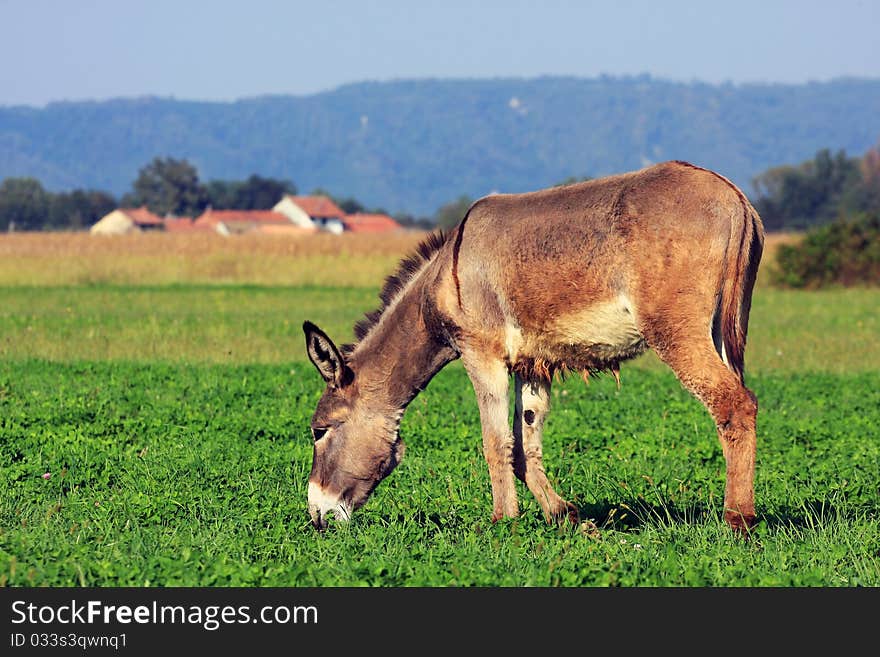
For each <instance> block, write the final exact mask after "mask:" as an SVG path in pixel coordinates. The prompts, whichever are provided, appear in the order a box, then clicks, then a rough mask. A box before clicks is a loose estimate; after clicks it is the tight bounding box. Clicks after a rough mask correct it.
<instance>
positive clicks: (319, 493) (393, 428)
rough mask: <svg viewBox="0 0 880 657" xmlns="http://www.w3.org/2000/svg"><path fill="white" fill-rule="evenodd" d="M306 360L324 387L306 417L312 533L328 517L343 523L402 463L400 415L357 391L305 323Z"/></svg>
mask: <svg viewBox="0 0 880 657" xmlns="http://www.w3.org/2000/svg"><path fill="white" fill-rule="evenodd" d="M303 331H304V332H305V334H306V350H307V351H308V354H309V358H310V359H311V361H312V363H314V365H315V367H316V368H318V372H319V373H320V374H321V377H323V379H324V381H325V382H326V383H327V388H326V389H325V390H324V394H323V395H322V396H321V399H320V401H319V402H318V407H317V408H316V409H315V414H314V415H313V416H312V424H311V427H312V437H313V438H314V440H315V447H314V456H313V458H312V472H311V474H310V475H309V514H310V515H311V517H312V523H313V524H314V525H315V527H317V528H318V529H323V528H325V527H326V526H327V518H328V515H329V514H330V513H332V514H333V515H334V516H335V518H336V519H337V520H341V521H347V520H348V519H349V518H350V517H351V514H352V512H353V511H354V510H355V509H357V508H358V507H360V506H362V505H363V504H364V503H365V502H366V501H367V498H368V497H369V496H370V493H372V492H373V489H375V488H376V486H377V485H378V483H379V482H380V481H382V479H384V478H385V477H386V476H387V475H388V473H390V472H391V471H392V470H393V469H394V467H395V466H396V465H397V464H398V463H400V460H401V459H402V458H403V450H404V447H403V441H402V440H401V439H400V436H399V435H398V424H399V421H400V410H399V409H395V408H393V407H389V405H388V404H387V403H384V400H383V399H382V398H381V396H380V395H379V394H378V393H379V390H377V389H376V388H374V387H371V386H369V385H362V384H363V382H362V381H359V380H358V375H357V373H356V372H355V371H354V370H353V369H352V368H351V367H350V365H349V363H347V362H346V360H345V358H344V357H343V356H342V354H341V353H340V351H339V349H337V348H336V345H334V344H333V341H332V340H331V339H330V338H329V337H327V335H326V334H325V333H324V332H323V331H322V330H321V329H319V328H318V327H317V326H315V325H314V324H312V323H311V322H305V323H304V324H303Z"/></svg>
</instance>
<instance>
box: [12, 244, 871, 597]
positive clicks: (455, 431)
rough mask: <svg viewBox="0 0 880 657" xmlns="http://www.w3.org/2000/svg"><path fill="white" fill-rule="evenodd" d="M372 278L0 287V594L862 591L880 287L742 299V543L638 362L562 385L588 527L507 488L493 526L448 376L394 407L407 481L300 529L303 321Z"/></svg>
mask: <svg viewBox="0 0 880 657" xmlns="http://www.w3.org/2000/svg"><path fill="white" fill-rule="evenodd" d="M340 266H344V263H342V262H340ZM18 275H20V272H19V274H18ZM379 282H380V281H375V282H372V281H370V282H367V281H357V282H352V283H351V284H350V285H345V286H338V287H323V286H270V285H238V284H213V285H206V284H201V283H199V284H191V283H187V282H185V281H183V282H178V283H175V284H169V285H154V286H139V285H121V284H112V283H111V284H97V285H45V286H36V287H27V286H22V285H19V284H14V285H12V284H7V285H6V286H5V287H0V583H2V584H5V585H11V586H66V585H70V586H129V585H131V586H239V585H241V586H297V587H298V586H470V585H479V586H652V587H653V586H685V587H691V586H834V587H837V586H846V587H850V586H860V585H861V586H878V585H880V433H878V428H877V427H880V341H878V335H880V326H878V320H877V315H878V313H877V308H880V290H876V289H856V290H837V291H827V292H793V291H779V290H774V289H771V288H768V287H759V289H758V290H757V291H756V294H755V302H754V308H753V313H752V321H751V327H750V334H749V335H750V338H749V346H748V349H747V353H746V363H747V383H748V385H749V386H750V387H751V388H752V389H753V390H754V391H755V392H756V394H757V396H758V398H759V402H760V411H759V416H758V422H759V426H758V434H759V435H758V443H759V445H758V461H757V477H756V501H757V507H758V514H759V516H760V520H761V522H760V525H759V526H758V528H757V530H756V532H755V536H754V537H753V539H752V540H751V541H749V542H744V541H741V540H739V539H736V538H735V537H734V536H733V535H732V533H731V532H730V531H729V530H728V529H727V527H726V525H724V523H723V521H722V519H721V498H722V495H723V486H724V461H723V457H722V455H721V449H720V446H719V444H718V441H717V438H716V436H715V431H714V428H713V426H712V422H711V420H710V418H709V417H708V414H707V413H706V412H705V410H704V409H703V407H702V405H700V404H699V402H697V401H696V400H695V399H693V398H692V397H691V396H690V395H689V394H688V393H687V392H686V391H684V390H683V389H682V387H681V386H680V384H679V383H678V382H677V381H676V379H675V378H674V377H673V375H672V374H671V373H670V372H669V371H668V370H667V369H666V368H665V366H663V365H662V364H661V363H659V362H658V361H657V360H656V358H654V357H653V356H652V355H650V354H648V355H646V356H644V357H642V358H640V359H639V360H637V361H636V362H634V363H632V364H631V365H630V366H629V367H627V366H626V364H624V369H623V373H622V383H623V385H622V387H621V389H620V390H619V391H618V390H617V388H616V386H615V384H614V381H613V379H611V378H610V377H601V378H599V379H596V380H593V381H592V382H591V383H590V384H589V385H585V384H584V383H583V382H582V381H581V380H580V379H577V378H572V379H569V380H568V381H566V382H565V383H564V384H557V385H556V386H555V387H554V392H553V410H552V412H551V415H550V417H549V420H548V424H547V428H546V434H545V435H546V437H545V445H544V453H545V463H546V466H547V469H548V474H549V475H550V477H551V479H552V480H553V481H554V482H556V484H557V487H558V489H559V490H560V492H561V493H562V494H563V495H565V496H566V497H568V498H569V499H570V500H571V501H572V502H574V503H575V504H576V505H577V506H578V507H579V508H580V510H581V514H582V516H583V518H584V519H585V520H587V519H589V520H592V521H593V522H594V523H595V525H597V526H598V531H592V530H588V529H587V528H586V527H584V528H581V529H573V528H567V527H566V528H558V527H555V526H550V525H547V524H545V522H544V520H543V517H542V516H541V513H540V509H539V507H538V505H537V503H536V502H535V501H534V500H533V498H532V497H531V496H530V494H529V493H528V491H527V490H526V489H525V488H524V487H520V488H519V489H518V490H519V492H520V505H521V508H522V516H521V517H520V518H518V519H516V520H506V521H501V522H499V523H496V524H493V523H491V522H490V514H491V494H490V490H489V484H488V472H487V468H486V466H485V463H484V461H483V458H482V452H481V441H480V427H479V418H478V412H477V407H476V403H475V399H474V394H473V390H472V389H471V387H470V383H469V382H468V380H467V377H466V376H465V374H464V371H463V369H462V368H461V366H460V365H459V364H458V363H453V364H451V365H450V366H448V367H447V368H446V369H445V370H443V371H442V372H441V373H440V374H439V375H438V376H437V377H436V378H435V379H434V380H433V381H432V382H431V384H430V385H429V386H428V388H427V390H425V391H424V392H423V393H422V394H421V395H419V396H418V397H416V399H415V400H414V401H413V403H412V404H411V405H410V407H409V409H408V411H407V413H406V415H405V416H404V420H403V424H402V428H401V434H402V436H403V438H404V440H405V441H406V443H407V453H406V458H405V459H404V461H403V463H402V464H401V465H400V467H398V468H397V470H395V472H394V473H393V474H392V475H391V476H390V477H389V478H388V479H386V480H385V481H384V482H383V483H382V484H381V485H380V486H379V488H378V489H377V491H376V493H375V494H374V495H373V497H372V498H371V499H370V501H369V502H368V504H367V505H366V506H365V507H364V508H363V509H361V510H360V511H359V512H358V513H357V514H356V515H355V518H354V520H353V522H352V523H351V525H349V526H338V525H333V526H332V527H331V528H330V529H329V530H328V531H326V532H323V533H318V532H316V531H314V530H313V529H312V527H311V526H310V524H309V523H308V514H307V511H306V484H307V481H306V479H307V476H308V472H309V468H310V465H311V438H310V437H309V432H308V420H309V417H310V416H311V413H312V412H313V410H314V405H315V403H316V401H317V399H318V397H319V396H320V394H321V392H322V387H323V386H322V384H321V381H320V378H319V376H318V375H317V373H316V372H315V371H314V369H313V368H312V366H311V364H310V363H308V362H307V361H306V358H305V352H304V345H303V337H302V330H301V325H302V321H303V319H310V320H312V321H315V322H317V323H318V324H319V325H320V326H322V327H323V328H325V329H326V330H327V331H328V333H329V334H330V335H331V336H332V337H334V338H335V339H336V340H337V341H338V342H344V341H346V340H348V339H350V338H351V335H352V334H351V328H352V325H353V323H354V321H355V320H356V319H357V318H358V317H359V316H360V315H361V314H362V313H363V312H365V311H367V310H371V309H373V308H374V307H375V306H376V305H377V297H376V293H377V289H378V284H379ZM47 473H48V474H49V475H50V476H49V477H48V478H45V477H44V475H46V474H47Z"/></svg>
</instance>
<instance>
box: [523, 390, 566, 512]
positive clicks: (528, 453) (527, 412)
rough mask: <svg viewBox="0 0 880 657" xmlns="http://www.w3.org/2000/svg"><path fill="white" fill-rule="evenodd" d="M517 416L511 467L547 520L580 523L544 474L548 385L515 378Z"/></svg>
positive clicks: (548, 405)
mask: <svg viewBox="0 0 880 657" xmlns="http://www.w3.org/2000/svg"><path fill="white" fill-rule="evenodd" d="M514 385H515V386H516V415H514V418H513V440H514V444H513V467H514V472H515V474H516V476H517V477H518V478H519V479H520V480H521V481H523V482H525V484H526V485H527V486H528V487H529V490H530V491H531V492H532V495H534V496H535V498H536V499H537V500H538V503H539V504H540V505H541V508H542V509H543V510H544V517H545V518H547V520H548V521H559V520H563V519H566V518H567V519H568V520H569V521H571V522H572V523H574V524H577V523H578V521H579V517H578V510H577V507H575V506H574V505H573V504H570V503H569V502H566V501H565V500H564V499H562V498H561V497H560V496H559V494H558V493H557V492H556V491H555V490H553V485H552V484H551V483H550V481H549V480H548V479H547V475H546V473H545V472H544V458H543V451H544V450H543V447H542V438H543V436H542V432H543V429H544V419H545V418H546V417H547V413H548V412H549V411H550V382H549V381H542V380H540V379H534V380H524V379H523V378H522V377H521V376H520V375H519V374H517V375H516V380H515V384H514Z"/></svg>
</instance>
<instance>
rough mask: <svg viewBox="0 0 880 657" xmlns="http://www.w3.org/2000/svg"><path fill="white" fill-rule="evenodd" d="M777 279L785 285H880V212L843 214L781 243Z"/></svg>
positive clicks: (777, 261)
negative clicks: (790, 241)
mask: <svg viewBox="0 0 880 657" xmlns="http://www.w3.org/2000/svg"><path fill="white" fill-rule="evenodd" d="M776 265H777V267H776V270H775V271H774V276H773V278H774V282H775V283H776V284H777V285H781V286H783V287H797V288H810V289H814V288H820V287H827V286H830V285H843V286H852V285H880V213H876V212H874V213H870V214H862V215H859V216H857V217H854V218H852V219H845V218H841V219H838V220H837V221H834V222H832V223H830V224H825V225H822V226H818V227H816V228H813V229H811V230H809V231H808V232H807V233H806V235H805V236H804V239H803V240H802V241H801V242H799V243H798V244H787V245H783V246H781V247H779V250H778V251H777V254H776Z"/></svg>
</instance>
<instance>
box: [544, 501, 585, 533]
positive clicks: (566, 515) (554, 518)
mask: <svg viewBox="0 0 880 657" xmlns="http://www.w3.org/2000/svg"><path fill="white" fill-rule="evenodd" d="M566 520H567V521H568V522H569V523H571V524H572V525H574V526H575V527H577V526H578V525H579V524H580V522H581V515H580V513H579V512H578V509H577V507H576V506H575V505H574V504H571V503H570V502H563V503H562V504H560V506H559V507H558V508H557V509H555V510H553V511H551V512H550V514H549V515H548V516H547V521H548V522H550V523H556V524H557V525H561V524H563V523H564V522H565V521H566Z"/></svg>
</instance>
